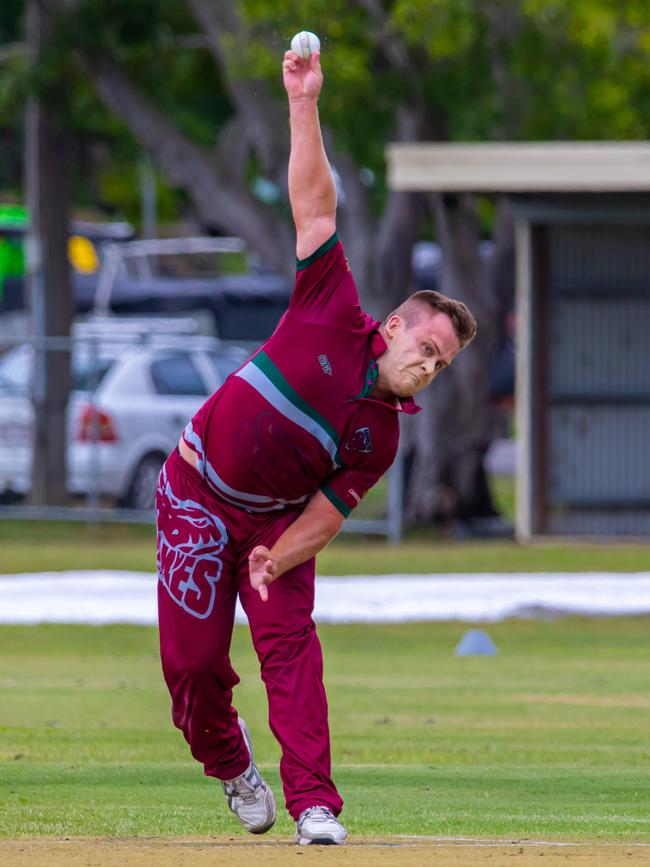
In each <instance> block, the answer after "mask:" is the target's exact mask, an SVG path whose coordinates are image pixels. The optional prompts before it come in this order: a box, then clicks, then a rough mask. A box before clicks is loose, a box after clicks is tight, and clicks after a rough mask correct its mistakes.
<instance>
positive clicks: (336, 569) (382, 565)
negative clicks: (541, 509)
mask: <svg viewBox="0 0 650 867" xmlns="http://www.w3.org/2000/svg"><path fill="white" fill-rule="evenodd" d="M0 548H1V550H2V555H1V556H0V574H7V573H14V572H41V571H50V570H51V571H59V570H62V569H131V570H136V571H139V572H153V571H154V569H155V563H154V530H153V526H147V525H137V524H136V525H133V524H100V525H96V526H87V525H85V524H76V523H71V522H65V521H61V522H47V521H29V522H28V521H8V520H0ZM649 563H650V545H622V544H604V543H602V544H601V543H598V544H588V543H576V542H568V541H567V542H557V541H555V542H553V543H540V544H534V545H528V546H522V545H518V544H516V543H515V542H503V541H492V542H484V541H463V542H451V541H445V540H441V539H434V538H424V537H422V536H420V537H419V538H417V539H413V538H409V539H407V540H406V541H405V542H404V543H403V544H402V545H399V546H391V545H389V544H387V543H385V542H383V541H382V540H380V539H372V541H371V542H369V541H368V540H367V539H364V538H363V537H359V536H346V535H342V536H340V537H339V538H338V539H335V541H334V542H333V543H332V544H331V545H330V546H329V547H328V548H326V549H325V550H324V551H323V552H322V553H321V554H319V557H318V571H319V573H320V574H321V575H347V574H372V575H385V574H390V573H394V572H410V573H428V572H557V571H563V572H590V571H610V572H641V571H647V569H648V568H649V565H648V564H649Z"/></svg>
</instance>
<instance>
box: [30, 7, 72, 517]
mask: <svg viewBox="0 0 650 867" xmlns="http://www.w3.org/2000/svg"><path fill="white" fill-rule="evenodd" d="M49 26H50V22H49V21H48V20H46V19H45V18H44V16H42V14H41V12H40V10H39V7H38V4H37V3H36V2H34V0H31V2H30V3H29V7H28V39H29V45H30V49H31V51H32V56H33V57H34V59H35V60H37V59H38V58H39V57H40V56H41V54H42V52H43V51H44V49H45V47H46V45H47V39H48V33H49ZM64 105H65V94H64V93H63V91H62V88H61V86H60V85H56V86H54V87H53V88H52V89H51V90H50V91H48V94H47V97H45V96H43V95H42V94H41V95H39V96H38V97H36V98H34V99H32V100H30V103H29V106H28V109H27V118H26V126H27V135H26V142H27V143H26V147H27V159H26V166H27V200H28V204H29V210H30V243H29V250H30V256H29V262H28V268H29V273H30V300H31V313H32V333H33V335H34V337H35V339H36V351H35V363H34V378H33V383H32V401H33V406H34V431H33V464H32V492H31V498H32V502H33V503H35V504H37V505H59V504H63V503H65V502H66V499H67V485H66V475H67V474H66V445H67V430H66V408H67V405H68V400H69V397H70V387H71V373H70V351H69V348H63V349H62V348H58V349H56V351H45V347H44V345H43V341H44V340H46V339H48V338H52V337H62V338H68V337H69V336H70V325H71V321H72V311H73V299H72V290H71V284H70V274H69V266H68V254H67V243H68V226H69V222H70V220H69V167H70V164H69V153H70V148H69V144H70V143H69V140H68V136H67V134H66V132H65V131H64V130H63V128H62V124H61V120H62V116H63V111H64Z"/></svg>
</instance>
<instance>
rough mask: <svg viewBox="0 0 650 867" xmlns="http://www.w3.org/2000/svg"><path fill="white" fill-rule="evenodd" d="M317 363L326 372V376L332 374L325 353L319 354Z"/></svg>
mask: <svg viewBox="0 0 650 867" xmlns="http://www.w3.org/2000/svg"><path fill="white" fill-rule="evenodd" d="M318 363H319V364H320V366H321V368H322V370H323V373H326V374H327V376H331V375H332V365H331V364H330V360H329V358H328V357H327V356H326V355H319V356H318Z"/></svg>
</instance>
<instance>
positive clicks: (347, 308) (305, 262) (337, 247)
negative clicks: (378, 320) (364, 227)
mask: <svg viewBox="0 0 650 867" xmlns="http://www.w3.org/2000/svg"><path fill="white" fill-rule="evenodd" d="M289 314H290V315H293V316H295V317H296V318H298V319H301V320H303V321H304V322H312V323H314V322H315V323H318V324H319V325H334V326H336V327H341V328H348V327H350V326H353V327H354V326H358V325H360V324H362V323H363V322H365V318H366V314H364V313H363V311H362V310H361V306H360V304H359V293H358V291H357V287H356V283H355V282H354V277H353V276H352V272H351V271H350V266H349V264H348V260H347V259H346V257H345V252H344V250H343V244H342V243H341V242H340V240H339V237H338V234H337V233H336V232H335V233H334V234H333V235H332V237H331V238H329V240H327V241H326V242H325V243H324V244H322V245H321V246H320V247H319V248H318V249H317V250H316V251H315V252H314V253H312V255H311V256H309V257H308V258H307V259H299V260H298V261H297V262H296V284H295V287H294V290H293V295H292V296H291V301H290V302H289Z"/></svg>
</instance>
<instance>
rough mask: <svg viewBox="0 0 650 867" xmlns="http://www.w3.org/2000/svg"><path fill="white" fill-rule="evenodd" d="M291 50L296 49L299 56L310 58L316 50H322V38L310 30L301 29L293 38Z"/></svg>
mask: <svg viewBox="0 0 650 867" xmlns="http://www.w3.org/2000/svg"><path fill="white" fill-rule="evenodd" d="M291 50H292V51H295V52H296V54H297V55H298V57H302V58H304V59H305V60H309V58H310V57H311V56H312V54H313V53H314V52H315V51H320V39H319V38H318V36H316V34H315V33H310V31H309V30H301V31H300V33H296V35H295V36H294V37H293V39H292V40H291Z"/></svg>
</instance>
